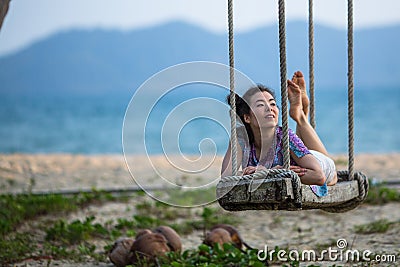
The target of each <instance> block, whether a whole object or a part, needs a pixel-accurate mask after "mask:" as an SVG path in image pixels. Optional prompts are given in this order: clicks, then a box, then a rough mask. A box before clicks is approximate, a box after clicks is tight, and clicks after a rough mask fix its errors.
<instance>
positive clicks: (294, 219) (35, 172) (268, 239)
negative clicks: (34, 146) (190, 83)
mask: <svg viewBox="0 0 400 267" xmlns="http://www.w3.org/2000/svg"><path fill="white" fill-rule="evenodd" d="M334 159H335V161H336V162H337V165H338V169H345V168H346V166H345V165H344V164H345V163H346V157H345V156H339V155H338V156H335V157H334ZM191 160H192V161H190V162H188V163H186V164H185V162H184V160H183V159H182V158H178V157H175V158H171V159H170V162H169V161H168V160H166V159H165V158H164V157H162V156H152V157H151V158H150V161H151V162H152V163H153V165H154V166H157V168H153V167H152V166H151V164H149V163H148V162H149V158H148V157H146V156H131V157H129V158H128V162H129V163H130V165H129V169H130V170H131V172H132V173H133V175H134V176H135V178H136V180H137V181H139V182H140V185H141V186H144V187H151V186H157V185H159V184H160V176H161V177H165V178H166V179H167V180H169V182H171V183H180V184H190V185H201V184H206V183H212V182H213V181H215V179H216V178H218V173H219V168H220V164H221V161H222V159H221V158H220V157H217V158H215V159H213V158H210V157H209V158H204V159H200V160H197V161H193V160H195V158H191ZM209 162H212V164H211V165H210V166H208V163H209ZM172 164H175V165H176V166H175V167H172ZM207 166H208V167H207ZM179 168H181V169H186V170H194V169H196V170H201V169H206V170H205V171H204V172H201V173H196V172H195V173H192V174H190V173H187V172H182V171H181V170H179ZM129 169H128V168H127V165H126V163H125V160H124V157H123V156H122V155H93V156H87V155H69V154H50V155H27V154H11V155H0V188H1V189H0V191H1V193H6V192H13V193H18V192H26V191H32V192H39V191H40V192H41V191H57V190H66V189H77V190H79V189H90V188H97V189H109V188H124V187H135V186H137V184H136V183H135V182H134V180H133V179H132V177H131V175H130V173H129ZM355 169H356V170H357V171H362V172H363V173H365V174H366V175H367V176H368V177H369V178H371V179H373V180H374V181H376V182H380V181H395V180H400V154H395V153H394V154H380V155H371V154H360V155H357V156H356V163H355ZM147 200H149V201H150V200H151V199H150V198H149V197H147ZM135 201H137V200H134V199H132V200H131V201H130V202H128V203H107V204H105V205H103V206H101V207H98V206H96V207H92V206H89V207H87V208H85V209H84V210H81V211H79V212H76V213H73V214H70V215H69V217H68V218H67V219H69V220H73V219H76V218H81V219H84V218H85V217H86V216H88V215H94V216H96V218H97V219H98V220H101V221H107V220H108V219H115V218H118V217H131V216H132V215H133V214H132V213H134V212H135V211H134V209H128V207H132V206H134V203H135ZM212 205H213V207H218V205H217V204H212ZM127 210H129V212H127ZM235 215H236V216H239V217H241V218H242V219H244V220H243V222H242V223H241V224H240V225H236V227H237V228H238V229H239V231H240V233H241V235H242V237H243V239H244V240H245V241H247V243H249V244H250V245H251V246H253V247H255V248H259V249H262V248H264V247H265V245H267V246H268V248H269V249H272V248H273V247H275V246H279V247H288V248H291V249H298V250H304V249H311V248H313V249H315V248H317V247H318V248H321V250H322V249H328V247H332V248H336V241H337V240H338V239H345V240H346V241H347V243H348V246H347V247H348V248H349V249H350V248H352V249H357V250H359V251H365V250H367V249H368V250H370V251H372V252H373V253H374V254H390V255H392V254H393V255H397V263H398V262H400V259H399V255H400V235H399V232H400V223H397V224H395V226H394V227H392V228H391V229H390V230H389V231H387V232H386V233H379V234H356V233H355V230H354V229H355V226H356V225H361V224H366V223H371V222H374V221H376V220H379V219H387V220H388V221H391V222H400V203H388V204H385V205H381V206H377V205H365V204H363V205H361V206H360V207H358V208H357V209H355V210H353V211H350V212H347V213H341V214H332V213H327V212H323V211H320V210H309V211H295V212H294V211H242V212H236V213H235ZM201 239H202V233H200V232H194V233H192V234H190V235H187V236H182V241H183V245H184V249H190V248H195V247H197V246H198V245H199V244H200V243H201ZM21 264H22V263H21ZM23 264H27V265H26V266H42V265H41V264H42V262H34V261H33V262H28V263H27V262H24V263H23ZM45 264H46V263H43V266H46V265H45ZM57 264H58V266H91V265H90V264H80V265H76V264H72V265H69V263H67V262H53V263H52V264H51V265H50V266H57ZM331 265H333V263H331ZM24 266H25V265H24ZM100 266H112V265H110V263H101V264H100ZM383 266H385V265H383Z"/></svg>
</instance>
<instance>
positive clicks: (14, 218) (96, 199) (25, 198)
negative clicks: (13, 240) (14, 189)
mask: <svg viewBox="0 0 400 267" xmlns="http://www.w3.org/2000/svg"><path fill="white" fill-rule="evenodd" d="M124 199H126V197H120V198H119V200H120V201H121V200H124ZM114 200H117V199H116V198H115V197H113V196H112V195H111V194H108V193H105V192H102V191H93V192H91V193H80V194H78V195H76V196H70V197H65V196H62V195H55V194H50V195H31V194H26V195H0V237H1V236H4V235H5V234H7V233H9V232H10V231H13V230H14V229H15V228H16V227H17V226H18V225H19V224H21V223H22V222H24V221H26V220H30V219H33V218H35V217H38V216H40V215H47V214H60V213H68V212H71V211H75V210H78V209H80V208H83V207H85V206H87V205H91V204H101V203H104V202H107V201H114Z"/></svg>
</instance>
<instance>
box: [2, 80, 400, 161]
mask: <svg viewBox="0 0 400 267" xmlns="http://www.w3.org/2000/svg"><path fill="white" fill-rule="evenodd" d="M191 89H193V90H191ZM193 92H196V93H193ZM226 95H227V91H226V90H225V89H221V88H219V89H217V90H215V88H213V89H209V90H208V89H205V90H197V89H195V88H189V89H188V88H180V89H176V90H174V91H172V92H169V93H168V94H164V95H162V96H158V97H157V96H151V93H149V96H146V94H144V95H141V96H139V95H137V94H135V93H132V95H129V94H126V93H124V94H122V93H115V94H109V95H94V96H93V95H91V96H90V95H66V94H63V95H45V94H38V95H32V94H31V95H21V94H20V95H13V94H2V95H0V153H6V154H10V153H33V154H35V153H72V154H120V153H124V152H125V153H129V154H143V153H147V154H150V155H155V154H162V153H165V154H177V153H183V154H194V155H196V154H202V153H205V154H217V155H223V154H224V153H225V151H226V148H227V144H228V142H229V137H230V122H229V108H228V106H227V104H226V101H225V98H226ZM315 98H316V130H317V133H318V134H319V136H320V138H321V139H322V141H323V142H324V144H325V146H326V147H327V149H328V151H329V152H330V153H332V154H346V153H347V150H348V129H347V127H348V125H347V124H348V115H347V114H348V113H347V105H348V103H347V90H346V89H337V88H335V89H331V90H329V89H324V90H320V91H317V92H316V93H315ZM278 99H279V97H278ZM155 100H156V101H155ZM354 101H355V105H354V122H355V128H354V148H355V153H391V152H400V137H399V136H400V134H399V133H400V123H399V122H400V120H399V116H400V87H399V88H357V90H355V94H354ZM278 102H279V101H278ZM289 125H290V127H291V128H292V129H295V124H294V123H293V122H292V121H291V122H290V124H289Z"/></svg>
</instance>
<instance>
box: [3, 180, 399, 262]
mask: <svg viewBox="0 0 400 267" xmlns="http://www.w3.org/2000/svg"><path fill="white" fill-rule="evenodd" d="M206 191H207V190H206ZM206 191H205V192H206ZM205 192H202V193H201V194H199V195H196V194H188V193H187V192H184V191H176V192H172V193H171V192H169V193H171V194H170V195H169V197H170V200H171V201H178V200H179V201H181V203H185V205H189V204H190V203H196V202H199V201H200V199H201V200H204V197H207V195H206V193H205ZM208 193H210V192H208V191H207V194H208ZM129 197H132V195H131V196H127V195H122V196H118V197H115V196H113V195H111V194H108V193H105V192H101V191H93V192H91V193H81V194H77V195H73V196H61V195H40V196H37V195H31V194H25V195H0V265H7V264H11V263H15V262H19V261H21V260H24V259H27V258H39V259H40V258H42V259H49V260H61V259H63V260H68V261H75V262H84V261H88V260H90V261H99V262H106V261H107V251H108V250H109V249H110V248H111V246H112V245H113V243H114V241H115V240H116V239H117V238H119V237H121V236H130V237H134V236H135V235H136V233H137V232H138V231H140V230H141V229H145V228H149V229H152V228H155V227H157V226H159V225H169V226H171V227H172V228H174V229H175V230H176V231H177V232H178V234H180V235H185V234H190V233H191V232H192V231H195V230H200V231H203V230H206V229H209V228H210V227H211V226H213V225H215V224H218V223H227V224H231V225H237V224H238V223H240V218H239V217H237V216H235V214H234V213H229V212H225V211H223V210H222V209H220V208H217V207H215V206H206V207H197V208H194V209H187V208H179V207H173V206H170V205H166V204H164V203H161V202H156V201H148V200H146V196H144V194H143V192H139V193H136V194H135V195H134V197H135V199H138V202H136V203H137V204H136V205H133V206H127V213H132V215H131V216H130V217H129V216H128V217H124V218H113V219H112V220H110V221H106V222H101V223H100V222H99V221H98V220H97V219H96V218H95V217H94V216H87V217H85V218H82V219H75V220H66V219H65V218H67V215H68V214H69V213H71V212H74V211H77V210H80V209H82V208H84V207H86V206H88V205H101V204H104V203H107V202H111V201H113V202H126V201H127V200H128V198H129ZM399 199H400V197H399V193H398V192H397V191H395V190H392V189H388V188H386V187H384V186H372V187H371V188H370V194H369V196H368V198H367V200H366V202H367V203H370V204H381V203H386V202H389V201H399ZM46 215H47V216H46ZM48 215H51V216H48ZM281 220H282V218H281V217H279V216H278V217H277V218H276V219H274V223H275V224H277V225H279V224H280V223H281ZM396 225H400V222H389V221H387V220H379V221H376V222H373V223H370V224H365V225H358V226H356V227H355V232H356V233H358V234H370V233H384V232H386V231H388V230H389V229H391V227H394V226H396ZM17 230H18V232H17ZM158 263H159V264H160V266H265V262H260V261H258V259H257V251H246V252H242V251H240V250H238V249H237V248H235V247H233V246H231V245H224V247H223V248H220V247H214V248H209V247H207V246H204V245H200V246H199V247H198V248H197V249H193V250H188V251H184V252H183V253H181V254H177V253H169V254H167V256H166V257H164V258H160V259H159V262H158ZM274 263H275V262H274ZM285 264H286V266H298V263H296V262H292V263H285ZM144 266H151V265H150V264H147V265H144Z"/></svg>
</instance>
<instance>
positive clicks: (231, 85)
mask: <svg viewBox="0 0 400 267" xmlns="http://www.w3.org/2000/svg"><path fill="white" fill-rule="evenodd" d="M228 27H229V89H230V95H229V97H230V103H231V110H230V112H229V114H230V118H231V151H232V155H231V157H232V174H233V175H236V173H237V169H238V168H237V159H236V154H237V136H236V97H235V61H234V49H233V0H228Z"/></svg>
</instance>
